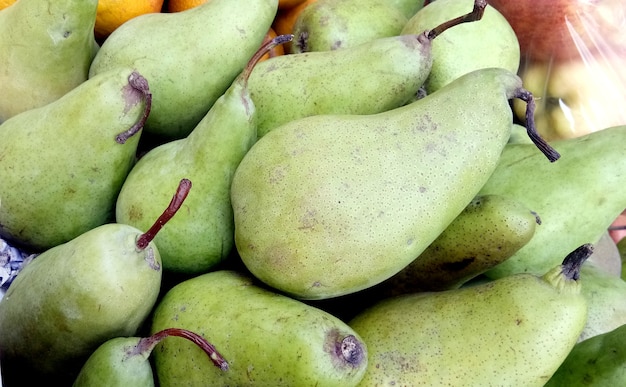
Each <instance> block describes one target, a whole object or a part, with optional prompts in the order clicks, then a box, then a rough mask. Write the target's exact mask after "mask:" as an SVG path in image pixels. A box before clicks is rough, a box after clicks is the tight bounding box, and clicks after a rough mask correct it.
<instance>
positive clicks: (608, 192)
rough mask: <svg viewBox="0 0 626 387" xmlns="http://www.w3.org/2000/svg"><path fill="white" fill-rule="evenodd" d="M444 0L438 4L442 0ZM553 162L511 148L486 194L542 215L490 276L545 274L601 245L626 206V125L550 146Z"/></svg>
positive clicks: (524, 147)
mask: <svg viewBox="0 0 626 387" xmlns="http://www.w3.org/2000/svg"><path fill="white" fill-rule="evenodd" d="M438 1H439V0H438ZM550 145H552V147H553V148H555V149H556V150H557V151H558V152H559V153H560V154H561V155H562V157H561V159H560V160H559V161H558V162H556V163H554V164H545V163H544V161H545V160H543V158H542V157H537V155H536V154H535V153H536V149H535V148H534V146H533V145H532V144H521V143H517V144H508V145H507V146H506V147H505V148H504V151H503V152H502V155H501V157H500V160H499V162H498V166H497V168H496V169H495V171H494V172H493V174H492V175H491V176H490V178H489V180H488V181H487V182H486V183H485V185H484V186H483V187H482V188H481V190H480V193H481V194H500V195H507V196H510V197H512V198H515V199H516V200H519V201H520V202H521V203H524V204H525V205H526V206H528V207H529V208H532V209H533V211H536V212H537V213H538V214H540V216H541V220H542V224H541V227H537V230H536V231H535V235H534V236H533V238H532V239H531V240H530V241H529V242H528V243H527V244H526V245H524V246H523V247H522V248H521V249H519V250H518V251H517V252H516V253H515V254H513V256H512V257H511V258H509V259H507V260H506V261H504V262H502V263H501V264H499V265H498V266H496V267H495V268H493V269H490V270H489V271H487V272H486V274H487V275H488V276H489V277H491V278H500V277H505V276H508V275H511V274H514V273H524V272H528V273H533V274H536V275H540V274H541V273H542V272H545V271H546V270H548V269H549V268H550V267H551V266H553V265H555V264H557V263H558V262H557V261H558V258H557V257H558V256H563V255H565V254H567V252H568V251H571V250H572V249H574V248H575V247H576V246H579V245H580V244H582V243H586V241H593V242H596V241H598V240H599V239H600V237H601V236H602V235H604V234H605V233H606V231H607V229H608V228H609V226H610V225H611V223H612V222H613V221H614V220H615V219H616V218H617V217H618V215H619V214H621V213H622V211H623V210H624V208H626V196H624V195H623V194H622V192H621V191H620V190H619V189H616V187H622V186H624V185H626V174H624V173H622V171H624V170H626V158H624V154H625V153H626V126H617V127H612V128H606V129H604V130H601V131H598V132H593V133H590V134H588V135H585V136H581V137H577V138H570V139H564V140H558V141H553V142H551V143H550Z"/></svg>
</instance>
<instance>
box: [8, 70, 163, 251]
mask: <svg viewBox="0 0 626 387" xmlns="http://www.w3.org/2000/svg"><path fill="white" fill-rule="evenodd" d="M150 97H151V95H150V90H149V88H148V84H147V82H146V79H145V78H143V76H141V75H140V74H139V73H137V72H136V71H134V70H132V69H127V68H118V69H114V70H112V71H108V72H106V73H102V74H100V75H99V76H98V77H94V78H91V79H89V80H87V81H85V82H83V83H82V84H81V85H80V86H78V87H76V88H74V89H73V90H72V91H70V92H69V93H67V94H65V95H64V96H63V97H61V98H59V99H58V100H56V101H54V102H51V103H49V104H47V105H45V106H42V107H40V108H36V109H31V110H28V111H25V112H23V113H20V114H18V115H16V116H13V117H12V118H10V119H9V120H7V121H5V122H4V123H3V124H2V129H0V160H2V162H1V163H0V181H2V184H0V197H2V208H0V236H2V237H3V238H4V239H6V240H7V241H12V242H13V243H14V244H15V245H16V246H20V247H21V248H23V249H25V250H29V251H31V252H41V251H44V250H47V249H49V248H51V247H54V246H56V245H59V244H61V243H65V242H67V241H69V240H71V239H73V238H75V237H77V236H78V235H80V234H82V233H84V232H86V231H88V230H91V229H92V228H94V227H97V226H100V225H102V224H104V223H106V222H109V221H110V220H112V218H113V212H114V207H115V200H116V198H117V195H118V193H119V190H120V189H121V187H122V183H123V182H124V179H125V178H126V176H127V174H128V172H129V171H130V170H131V168H132V166H133V164H134V163H135V154H136V151H137V145H138V143H139V137H140V135H141V128H142V126H143V123H144V122H145V119H146V117H147V114H148V113H149V111H150Z"/></svg>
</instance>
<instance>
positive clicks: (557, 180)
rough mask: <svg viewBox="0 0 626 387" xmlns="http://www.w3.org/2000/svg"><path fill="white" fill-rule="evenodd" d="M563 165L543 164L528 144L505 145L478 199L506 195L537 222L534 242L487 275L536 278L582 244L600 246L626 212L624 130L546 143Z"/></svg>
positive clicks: (558, 163)
mask: <svg viewBox="0 0 626 387" xmlns="http://www.w3.org/2000/svg"><path fill="white" fill-rule="evenodd" d="M550 144H551V145H552V146H553V147H554V148H555V149H556V150H557V151H558V152H559V153H561V154H562V157H561V159H560V160H559V161H558V162H556V163H554V164H546V163H544V161H545V160H542V158H541V157H537V155H536V154H535V153H536V152H535V151H536V150H535V149H533V145H530V144H509V145H507V146H506V147H505V149H504V151H503V152H502V156H501V158H500V161H499V163H498V167H497V168H496V170H495V171H494V173H493V175H491V177H490V178H489V180H488V181H487V182H486V183H485V185H484V186H483V188H481V190H480V193H481V194H500V195H508V196H510V197H512V198H515V199H516V200H519V201H520V202H521V203H523V204H525V205H526V206H528V207H529V208H532V209H533V210H534V211H536V212H537V213H538V214H540V216H541V220H542V224H541V227H537V230H536V231H535V235H534V236H533V238H532V239H531V240H530V241H529V242H528V243H527V244H526V245H525V246H524V247H522V248H521V249H519V250H518V251H517V252H516V253H515V254H513V256H512V257H511V258H509V259H507V260H506V261H505V262H502V263H501V264H499V265H498V266H496V267H495V268H493V269H491V270H489V271H487V272H486V274H487V275H488V276H489V277H491V278H500V277H504V276H508V275H510V274H514V273H524V272H528V273H533V274H536V275H539V274H540V273H542V272H545V271H546V270H548V269H549V267H551V266H553V265H555V264H557V263H558V262H555V260H557V258H556V257H558V256H563V255H565V254H567V251H571V250H572V249H573V248H575V247H576V246H578V245H580V244H581V243H586V241H598V240H599V239H600V237H601V236H602V235H603V234H604V233H606V230H607V229H608V227H609V226H610V224H611V223H612V222H613V221H614V220H615V219H616V218H617V216H618V215H619V214H620V213H621V212H622V211H623V210H624V208H626V197H625V196H624V195H623V194H622V192H621V191H620V190H619V189H616V188H615V187H622V186H624V185H626V175H625V174H623V173H622V171H624V170H626V159H625V158H624V157H623V156H624V153H626V126H618V127H612V128H607V129H604V130H601V131H598V132H593V133H590V134H588V135H585V136H582V137H578V138H572V139H564V140H559V141H553V142H551V143H550Z"/></svg>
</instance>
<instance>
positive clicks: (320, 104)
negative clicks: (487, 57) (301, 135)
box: [249, 9, 480, 137]
mask: <svg viewBox="0 0 626 387" xmlns="http://www.w3.org/2000/svg"><path fill="white" fill-rule="evenodd" d="M468 11H469V9H468V10H466V12H468ZM478 11H479V10H474V11H472V12H471V13H469V14H467V15H466V16H465V17H464V18H462V19H458V18H457V19H454V20H452V21H447V22H445V23H442V24H441V25H440V26H438V27H436V28H434V29H433V30H429V31H420V32H419V33H418V34H415V35H409V36H395V37H386V38H384V37H383V38H378V39H374V40H372V41H369V42H365V43H362V44H359V45H356V46H354V47H349V48H345V49H342V50H334V51H314V52H304V53H299V54H291V55H281V56H278V57H274V58H272V59H271V60H268V61H265V62H262V63H259V65H258V66H256V67H255V69H254V71H253V72H252V75H251V76H250V82H249V87H250V94H251V95H252V100H253V101H254V103H255V105H256V107H257V110H258V135H259V137H263V136H264V135H265V134H267V133H268V132H269V131H271V130H273V129H274V128H277V127H278V126H280V125H282V124H284V123H287V122H289V121H293V120H295V119H298V118H302V117H308V116H311V115H319V114H374V113H380V112H384V111H387V110H391V109H394V108H397V107H399V106H402V105H405V104H406V103H408V102H410V101H412V100H414V99H415V96H416V94H417V93H418V92H419V90H420V87H421V86H422V85H423V83H424V81H425V80H426V78H427V76H428V74H429V73H430V70H431V64H432V55H431V48H430V47H431V40H433V39H435V38H436V37H437V36H438V35H440V34H442V33H443V32H444V31H446V29H448V28H450V27H454V26H456V24H458V23H462V22H464V21H473V20H474V19H475V18H477V17H479V16H480V12H478Z"/></svg>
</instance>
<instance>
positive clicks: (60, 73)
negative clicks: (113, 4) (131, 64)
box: [0, 0, 98, 123]
mask: <svg viewBox="0 0 626 387" xmlns="http://www.w3.org/2000/svg"><path fill="white" fill-rule="evenodd" d="M97 6H98V1H97V0H83V1H73V0H54V1H53V0H20V1H18V2H16V3H14V4H13V5H11V6H9V7H7V8H4V9H2V10H1V11H0V68H1V69H2V71H0V123H2V122H3V121H5V120H7V119H8V118H10V117H12V116H14V115H16V114H19V113H21V112H24V111H26V110H30V109H33V108H37V107H40V106H44V105H47V104H48V103H50V102H52V101H55V100H57V99H59V98H60V97H62V96H63V95H65V94H66V93H67V92H69V91H70V90H72V89H73V88H74V87H76V86H78V85H80V84H81V83H83V82H84V81H85V80H87V77H88V73H89V66H90V64H91V61H92V60H93V57H94V56H95V53H96V50H97V48H98V45H97V44H96V41H95V38H94V33H93V29H94V25H95V23H96V9H97Z"/></svg>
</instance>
